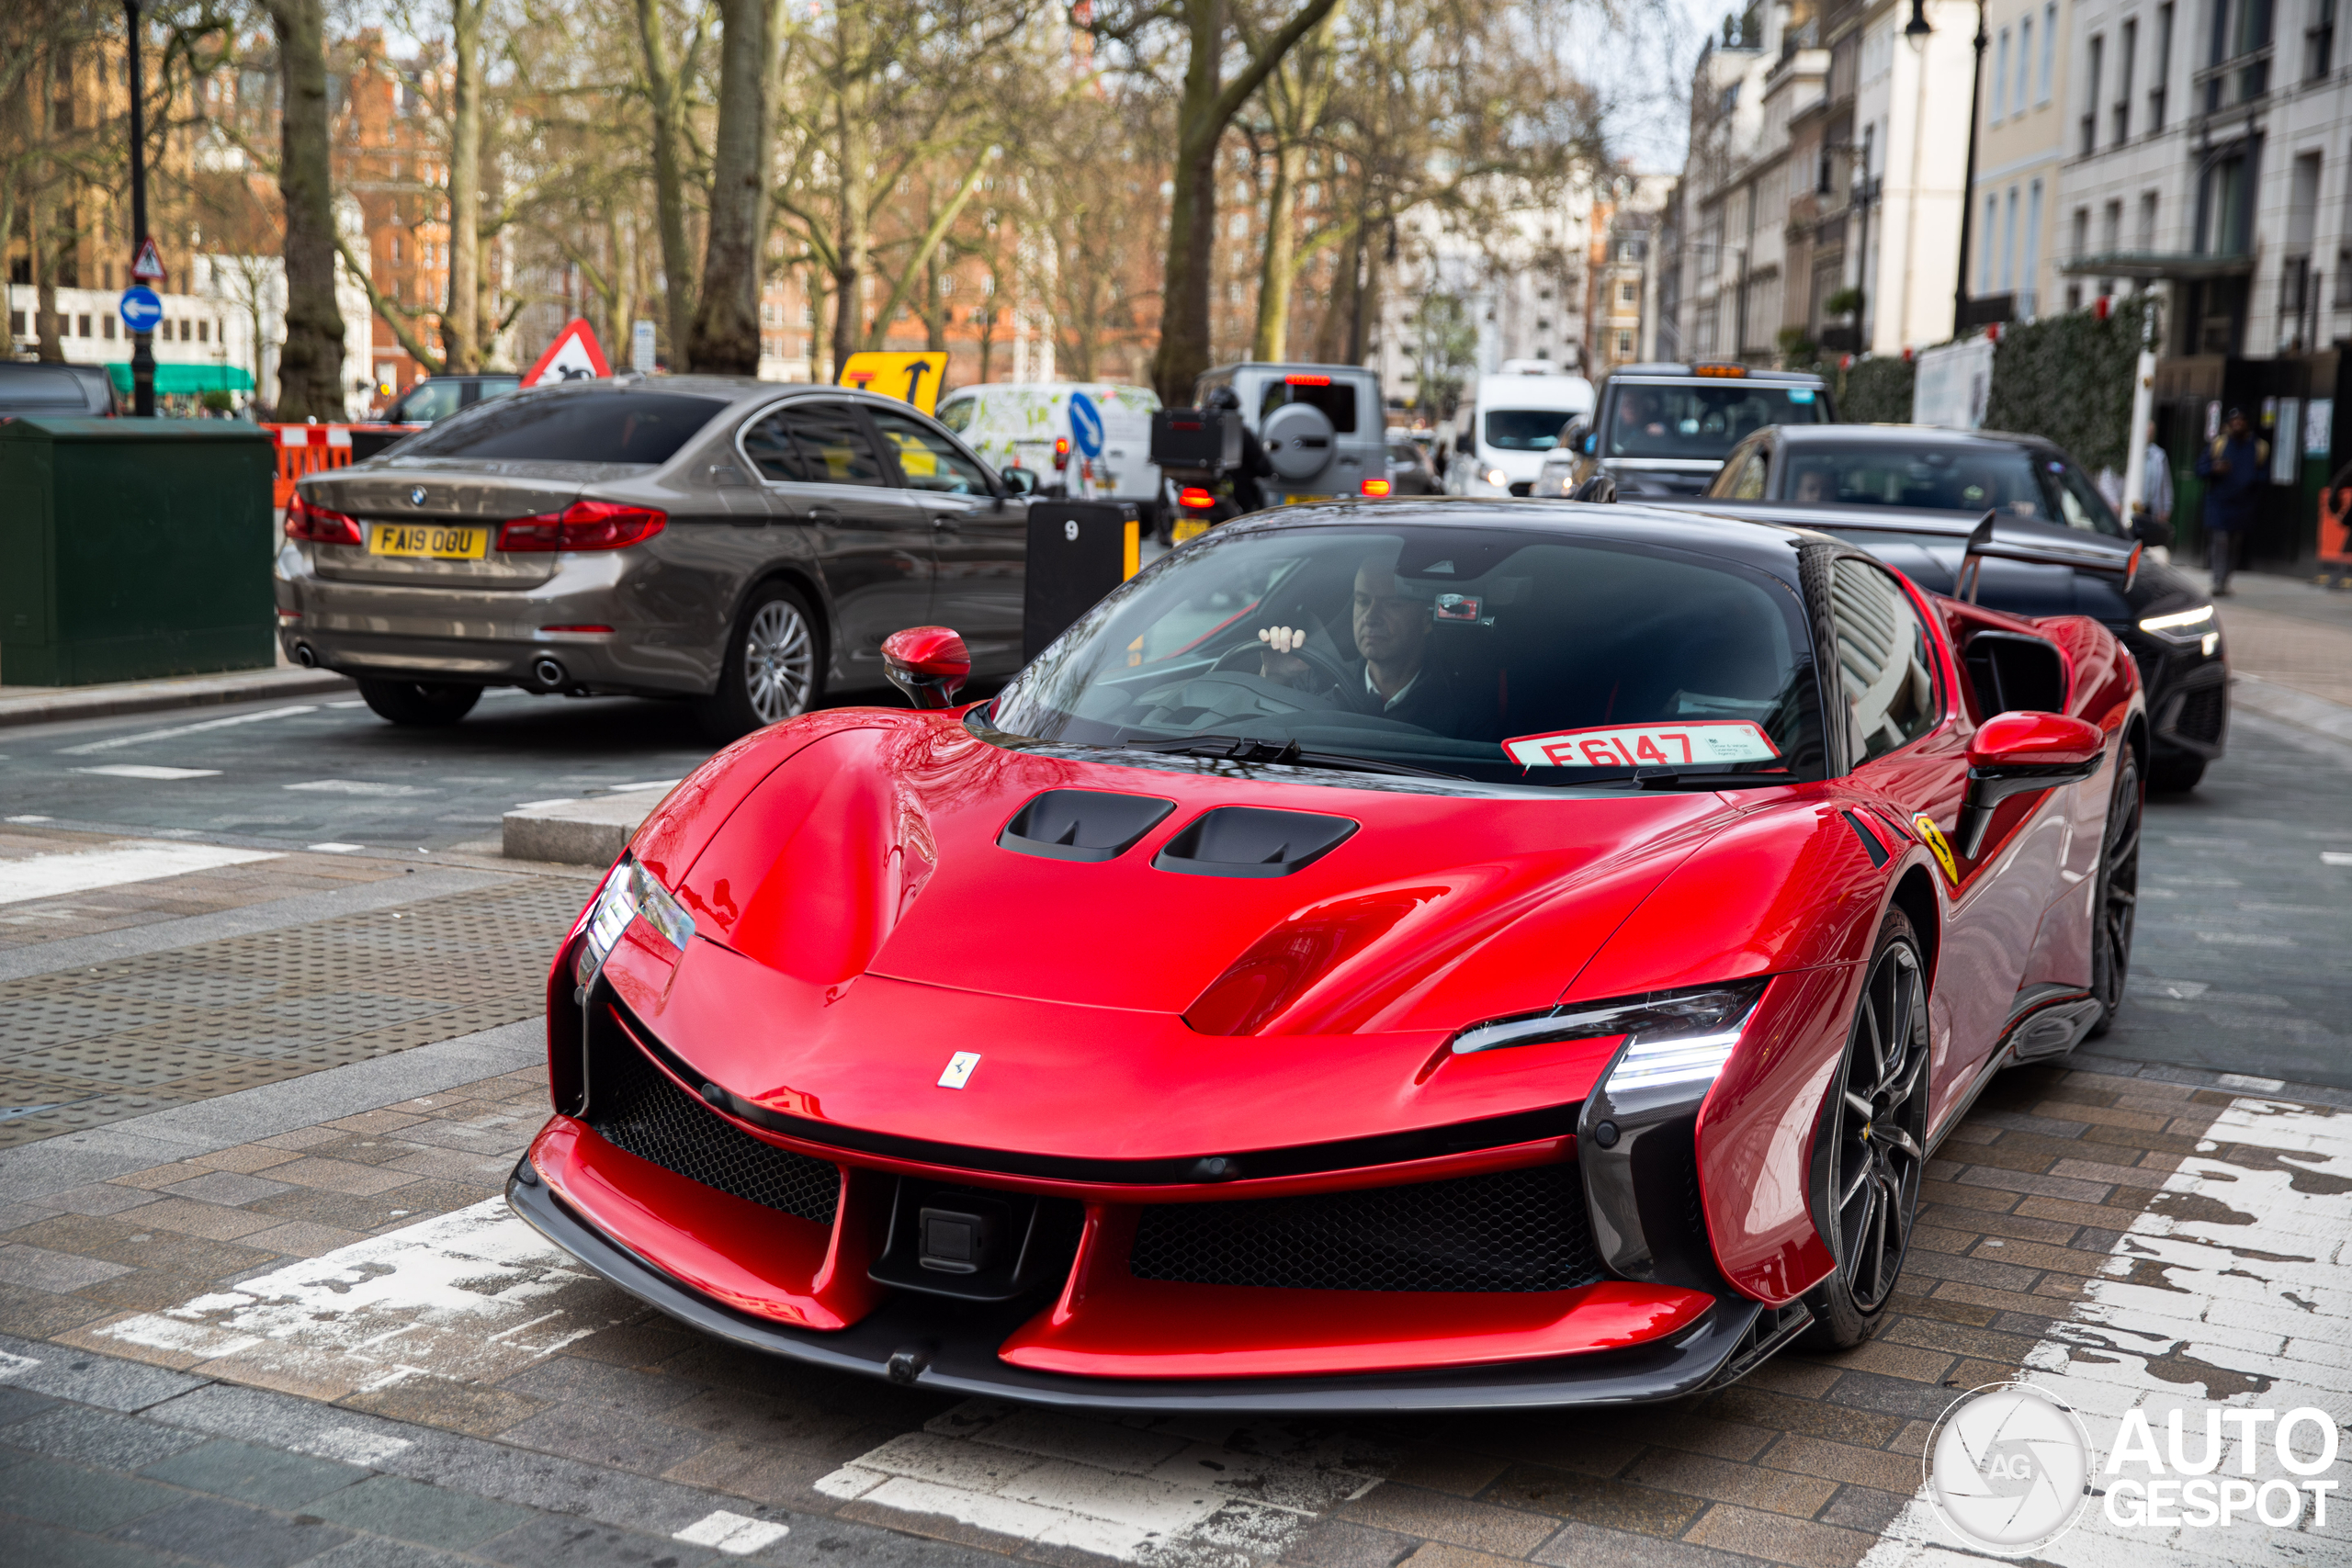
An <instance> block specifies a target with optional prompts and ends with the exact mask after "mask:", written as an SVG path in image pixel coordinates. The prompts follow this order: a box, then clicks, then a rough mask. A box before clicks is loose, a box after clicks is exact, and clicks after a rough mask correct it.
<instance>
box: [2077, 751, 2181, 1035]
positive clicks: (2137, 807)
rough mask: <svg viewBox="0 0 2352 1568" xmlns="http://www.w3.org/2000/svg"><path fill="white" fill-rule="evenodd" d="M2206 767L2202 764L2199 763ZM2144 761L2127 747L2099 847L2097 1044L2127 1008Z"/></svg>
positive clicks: (2094, 960)
mask: <svg viewBox="0 0 2352 1568" xmlns="http://www.w3.org/2000/svg"><path fill="white" fill-rule="evenodd" d="M2199 766H2200V767H2201V766H2202V764H2201V763H2200V764H2199ZM2143 799H2144V796H2143V795H2142V793H2141V789H2140V759H2139V758H2138V757H2137V756H2136V755H2134V754H2133V753H2132V750H2131V748H2130V747H2129V746H2126V747H2125V748H2124V749H2123V756H2122V765H2121V767H2120V768H2119V769H2118V770H2117V771H2116V775H2115V798H2114V800H2113V802H2112V803H2111V804H2110V805H2109V807H2108V808H2107V832H2106V837H2105V839H2104V840H2102V841H2101V842H2100V844H2099V852H2098V897H2096V899H2095V900H2094V901H2093V903H2092V905H2091V918H2092V919H2093V920H2095V921H2097V922H2098V923H2097V925H2096V926H2095V927H2094V928H2093V930H2092V931H2091V995H2092V996H2093V997H2094V998H2097V1000H2098V1008H2099V1012H2098V1022H2096V1023H2094V1024H2092V1025H2091V1026H2090V1030H2089V1032H2087V1033H2086V1036H2085V1038H2086V1039H2091V1040H2096V1039H2098V1037H2099V1036H2100V1035H2102V1034H2105V1033H2106V1032H2108V1031H2109V1030H2110V1029H2112V1028H2114V1027H2115V1013H2116V1010H2117V1009H2118V1008H2120V1007H2121V1006H2122V1005H2123V982H2124V980H2125V978H2126V977H2127V976H2129V975H2130V973H2131V927H2132V922H2133V918H2134V917H2135V916H2136V915H2137V913H2138V911H2139V903H2140V812H2141V807H2142V803H2143Z"/></svg>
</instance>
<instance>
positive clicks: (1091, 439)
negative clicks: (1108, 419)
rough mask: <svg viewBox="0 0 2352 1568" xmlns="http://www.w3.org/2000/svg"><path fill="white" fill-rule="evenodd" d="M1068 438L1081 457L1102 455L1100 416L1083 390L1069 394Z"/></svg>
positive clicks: (1101, 421) (1101, 420) (1101, 423)
mask: <svg viewBox="0 0 2352 1568" xmlns="http://www.w3.org/2000/svg"><path fill="white" fill-rule="evenodd" d="M1069 438H1070V440H1071V442H1072V443H1074V444H1075V445H1076V446H1077V447H1078V451H1079V456H1080V457H1101V456H1103V416H1102V415H1101V414H1100V413H1098V412H1095V408H1094V400H1093V399H1091V398H1090V397H1088V396H1087V395H1086V394H1085V393H1084V392H1072V393H1071V394H1070V395H1069Z"/></svg>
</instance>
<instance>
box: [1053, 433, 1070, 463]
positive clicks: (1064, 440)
mask: <svg viewBox="0 0 2352 1568" xmlns="http://www.w3.org/2000/svg"><path fill="white" fill-rule="evenodd" d="M1054 467H1055V468H1069V436H1067V435H1057V436H1056V437H1054Z"/></svg>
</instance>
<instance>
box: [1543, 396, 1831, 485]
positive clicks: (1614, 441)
mask: <svg viewBox="0 0 2352 1568" xmlns="http://www.w3.org/2000/svg"><path fill="white" fill-rule="evenodd" d="M1836 418H1837V412H1836V410H1835V408H1834V407H1833V406H1832V404H1831V401H1830V397H1829V387H1828V383H1826V382H1825V381H1824V380H1822V378H1820V377H1818V376H1812V375H1807V374H1805V373H1804V372H1802V371H1795V370H1754V369H1750V368H1749V367H1747V366H1745V365H1733V364H1724V365H1710V364H1700V365H1628V366H1624V367H1622V368H1620V369H1617V370H1614V371H1611V373H1610V376H1609V378H1608V379H1607V380H1605V381H1603V382H1602V383H1601V384H1600V410H1599V412H1597V413H1596V414H1595V416H1594V417H1593V418H1592V419H1591V420H1590V421H1589V422H1587V423H1585V424H1584V425H1583V426H1582V427H1581V428H1576V429H1571V430H1569V431H1568V432H1566V436H1565V439H1564V440H1563V441H1562V443H1561V445H1560V446H1558V447H1556V448H1555V449H1554V450H1553V451H1552V452H1551V453H1549V454H1547V455H1546V457H1545V459H1544V466H1543V469H1542V471H1541V472H1540V473H1539V474H1537V476H1536V482H1535V487H1534V493H1535V494H1537V495H1543V496H1563V495H1573V494H1575V493H1576V492H1577V489H1578V487H1580V486H1582V485H1584V484H1585V483H1586V482H1587V481H1588V480H1590V479H1603V478H1605V479H1608V480H1609V481H1610V483H1611V485H1612V486H1613V487H1614V488H1615V491H1616V493H1617V494H1618V495H1619V496H1621V497H1623V498H1624V499H1626V500H1632V499H1634V498H1635V497H1642V498H1647V497H1651V496H1669V495H1697V494H1699V493H1700V492H1701V491H1704V490H1705V489H1706V488H1707V485H1708V483H1709V481H1710V480H1712V479H1713V478H1714V475H1715V470H1716V469H1717V468H1720V467H1722V465H1723V460H1724V454H1726V453H1728V452H1729V451H1730V450H1731V449H1732V448H1733V447H1734V446H1737V445H1738V444H1739V442H1740V441H1741V440H1742V439H1743V438H1744V437H1746V436H1747V435H1750V434H1753V433H1755V432H1756V431H1758V430H1761V429H1763V428H1764V427H1765V426H1766V425H1768V424H1776V425H1781V426H1784V427H1785V426H1791V425H1800V424H1827V423H1830V422H1832V421H1833V420H1835V419H1836ZM1587 499H1596V497H1594V496H1593V495H1592V493H1591V492H1589V491H1588V492H1587Z"/></svg>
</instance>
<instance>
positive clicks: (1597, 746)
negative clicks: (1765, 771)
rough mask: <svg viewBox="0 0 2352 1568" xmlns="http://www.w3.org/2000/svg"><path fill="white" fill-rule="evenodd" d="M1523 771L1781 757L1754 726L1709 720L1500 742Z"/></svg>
mask: <svg viewBox="0 0 2352 1568" xmlns="http://www.w3.org/2000/svg"><path fill="white" fill-rule="evenodd" d="M1503 750H1504V751H1505V752H1506V753H1507V754H1509V756H1510V760H1511V761H1514V762H1517V763H1519V764H1520V765H1521V767H1526V768H1679V767H1690V766H1695V765H1699V764H1705V765H1708V766H1718V765H1721V764H1724V763H1729V762H1763V761H1770V760H1771V759H1772V758H1775V757H1777V756H1779V755H1780V754H1781V752H1780V749H1779V748H1778V747H1776V746H1774V745H1773V744H1772V739H1771V737H1770V736H1768V735H1766V734H1765V733H1764V731H1763V729H1762V728H1760V727H1759V726H1758V725H1757V724H1755V723H1754V722H1752V721H1750V720H1748V719H1744V718H1736V719H1710V720H1707V721H1705V722H1702V723H1699V724H1618V725H1602V726H1600V727H1597V728H1590V729H1555V730H1553V731H1552V732H1550V733H1549V734H1546V735H1521V736H1515V737H1513V738H1512V739H1508V740H1506V741H1504V742H1503Z"/></svg>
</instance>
